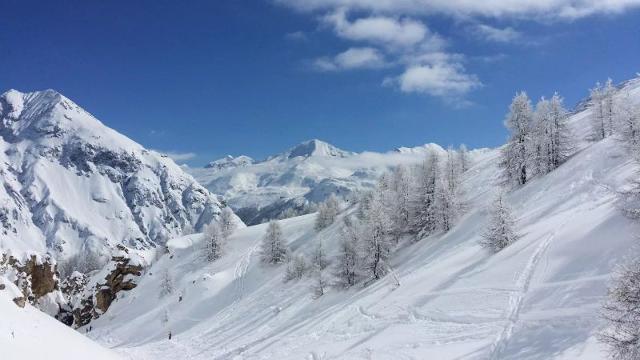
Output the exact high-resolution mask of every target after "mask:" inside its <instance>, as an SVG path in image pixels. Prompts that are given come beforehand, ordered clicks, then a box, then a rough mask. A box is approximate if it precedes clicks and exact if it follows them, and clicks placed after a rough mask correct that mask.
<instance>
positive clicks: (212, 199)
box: [0, 90, 222, 260]
mask: <svg viewBox="0 0 640 360" xmlns="http://www.w3.org/2000/svg"><path fill="white" fill-rule="evenodd" d="M0 176H1V177H2V180H3V186H2V187H0V234H1V236H0V253H2V252H11V253H13V254H20V253H23V252H28V251H35V252H36V253H45V252H51V253H53V254H55V256H56V258H57V259H58V260H65V259H69V258H70V257H72V256H74V255H79V256H81V257H82V256H86V255H87V254H88V253H89V252H93V253H96V254H108V253H109V249H113V248H114V247H115V245H116V244H123V245H125V246H127V247H131V248H138V249H141V248H147V247H150V246H154V245H155V244H162V243H163V242H164V241H166V240H167V239H169V238H171V237H175V236H177V235H181V234H183V233H185V232H191V231H193V230H199V229H201V228H202V226H203V225H205V224H207V223H209V222H211V221H212V219H214V218H215V217H216V214H218V213H219V212H220V207H221V206H222V205H221V203H220V201H219V199H218V198H217V196H215V195H212V194H210V193H209V192H208V191H207V190H206V189H205V188H203V187H202V186H200V185H199V184H198V183H197V182H196V181H195V180H194V179H193V178H192V177H191V176H190V175H188V174H186V173H185V172H184V171H183V170H182V169H181V168H180V167H179V166H177V165H176V164H175V163H174V162H173V161H172V160H170V159H169V158H167V157H166V156H163V155H161V154H158V153H155V152H153V151H148V150H146V149H144V148H143V147H142V146H140V145H139V144H137V143H135V142H133V141H132V140H130V139H128V138H127V137H125V136H123V135H121V134H119V133H117V132H116V131H114V130H112V129H110V128H108V127H106V126H105V125H103V124H102V123H101V122H100V121H98V120H97V119H96V118H95V117H93V116H92V115H91V114H89V113H88V112H86V111H84V110H83V109H81V108H80V107H79V106H78V105H76V104H75V103H73V102H72V101H71V100H69V99H67V98H66V97H64V96H62V95H61V94H59V93H57V92H55V91H53V90H46V91H38V92H32V93H21V92H18V91H16V90H9V91H7V92H6V93H4V94H2V95H1V96H0ZM105 260H106V259H105Z"/></svg>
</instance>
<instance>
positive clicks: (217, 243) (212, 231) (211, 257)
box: [204, 223, 225, 261]
mask: <svg viewBox="0 0 640 360" xmlns="http://www.w3.org/2000/svg"><path fill="white" fill-rule="evenodd" d="M224 245H225V237H224V235H223V233H222V231H221V230H220V226H219V225H218V224H216V223H211V224H210V225H209V226H207V227H206V228H205V231H204V252H205V255H206V259H207V261H215V260H218V259H219V258H221V257H222V253H223V250H224Z"/></svg>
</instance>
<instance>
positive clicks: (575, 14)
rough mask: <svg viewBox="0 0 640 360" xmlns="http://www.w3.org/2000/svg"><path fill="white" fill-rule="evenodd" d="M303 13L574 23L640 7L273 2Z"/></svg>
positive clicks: (486, 0) (465, 0)
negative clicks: (347, 12)
mask: <svg viewBox="0 0 640 360" xmlns="http://www.w3.org/2000/svg"><path fill="white" fill-rule="evenodd" d="M276 1H277V2H279V3H282V4H285V5H287V6H289V7H292V8H295V9H298V10H302V11H314V10H332V9H337V8H346V9H351V10H364V11H373V12H376V13H388V14H406V13H412V14H432V13H442V14H447V15H451V16H456V17H474V16H482V17H493V18H503V17H517V18H525V17H534V18H536V19H541V20H547V19H549V18H553V19H569V20H570V19H576V18H581V17H585V16H590V15H594V14H603V13H605V14H609V13H621V12H624V11H625V10H628V9H630V8H634V7H640V0H276Z"/></svg>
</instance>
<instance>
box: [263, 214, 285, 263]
mask: <svg viewBox="0 0 640 360" xmlns="http://www.w3.org/2000/svg"><path fill="white" fill-rule="evenodd" d="M261 250H262V262H263V263H267V264H281V263H283V262H285V261H286V260H287V254H288V250H287V247H286V245H285V243H284V239H283V236H282V229H281V228H280V224H279V223H278V222H277V221H271V222H269V225H268V226H267V231H266V233H265V235H264V238H263V240H262V249H261Z"/></svg>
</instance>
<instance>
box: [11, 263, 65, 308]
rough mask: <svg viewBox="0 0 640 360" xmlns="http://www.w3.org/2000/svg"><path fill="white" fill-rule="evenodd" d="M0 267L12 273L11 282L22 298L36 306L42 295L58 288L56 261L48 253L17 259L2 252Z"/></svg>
mask: <svg viewBox="0 0 640 360" xmlns="http://www.w3.org/2000/svg"><path fill="white" fill-rule="evenodd" d="M0 268H2V269H3V270H4V271H5V272H11V273H12V274H13V276H12V277H13V278H14V279H15V280H13V282H14V283H15V285H16V286H17V287H18V288H19V289H20V291H21V292H22V294H23V295H24V298H25V299H26V300H28V301H29V303H30V304H32V305H34V306H38V304H39V300H40V299H41V298H43V297H44V296H46V295H49V294H51V293H53V292H56V291H58V290H59V282H58V272H57V270H56V263H55V260H53V259H52V258H51V257H50V256H48V255H45V256H38V255H30V256H27V257H25V258H23V259H17V258H15V257H13V256H10V255H6V254H3V255H2V257H1V258H0ZM21 301H22V300H21Z"/></svg>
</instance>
